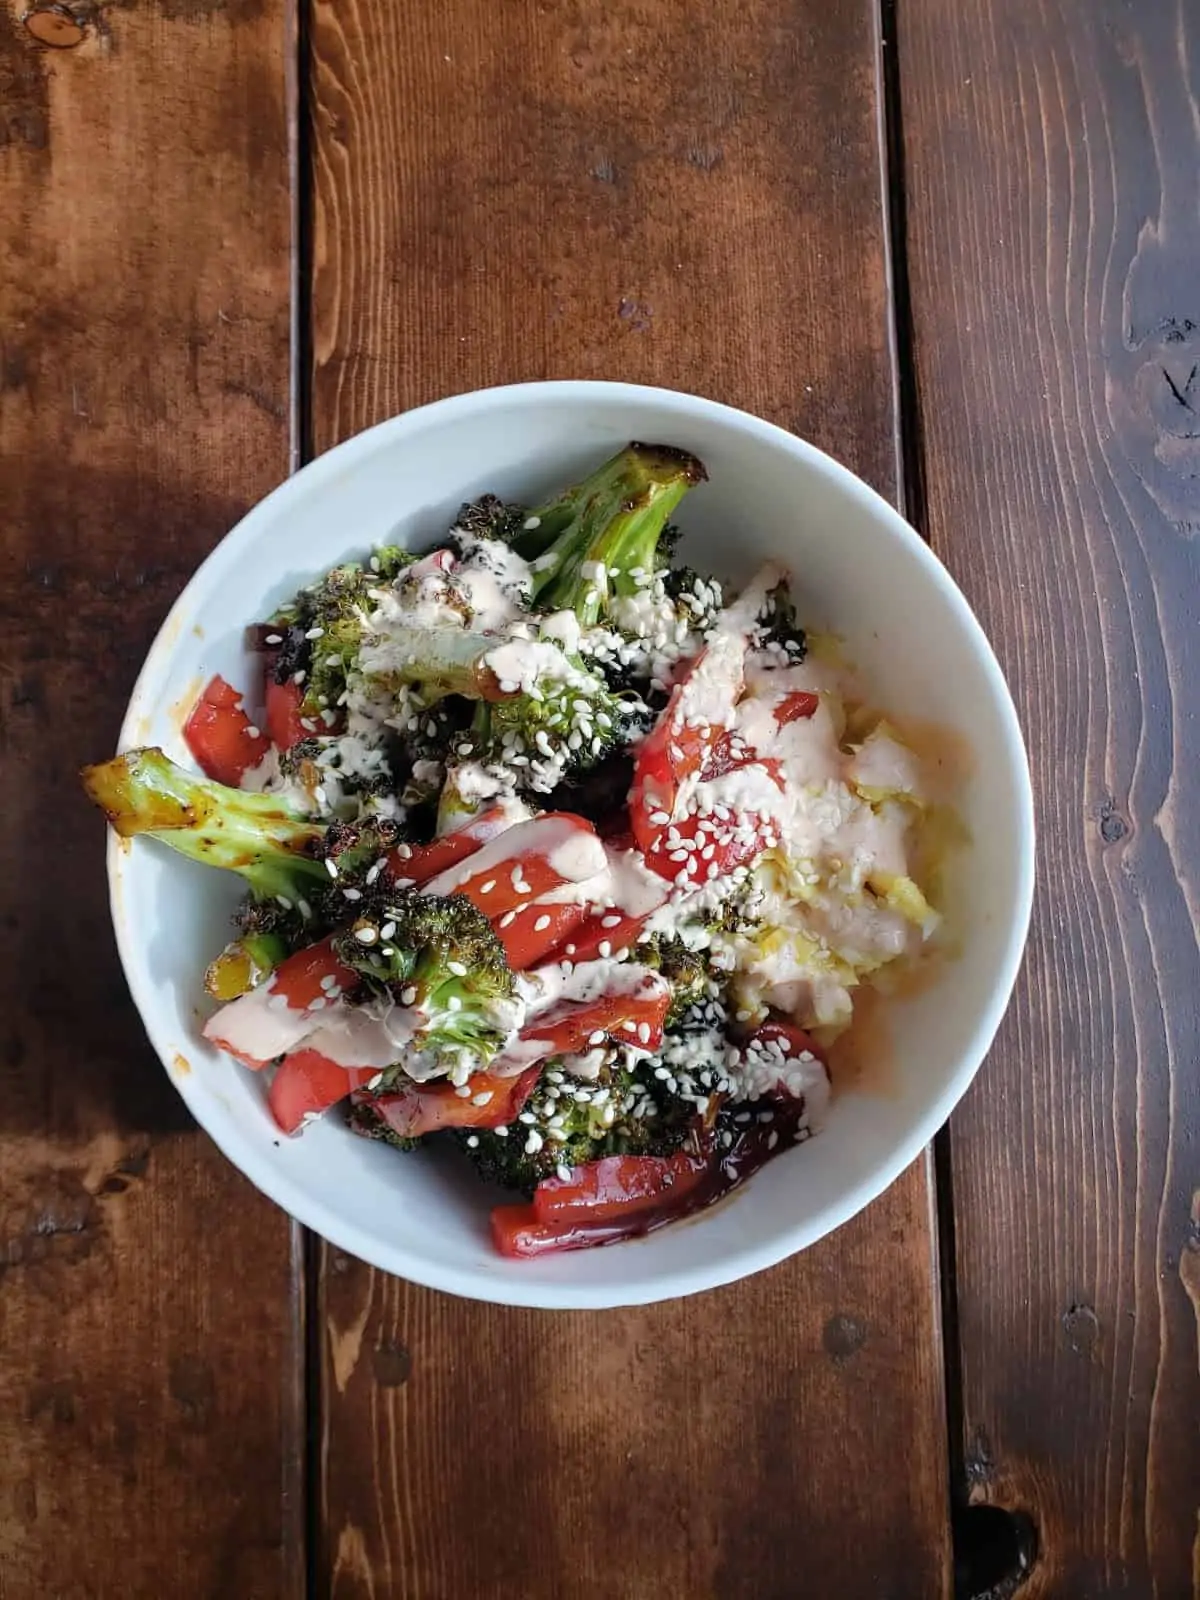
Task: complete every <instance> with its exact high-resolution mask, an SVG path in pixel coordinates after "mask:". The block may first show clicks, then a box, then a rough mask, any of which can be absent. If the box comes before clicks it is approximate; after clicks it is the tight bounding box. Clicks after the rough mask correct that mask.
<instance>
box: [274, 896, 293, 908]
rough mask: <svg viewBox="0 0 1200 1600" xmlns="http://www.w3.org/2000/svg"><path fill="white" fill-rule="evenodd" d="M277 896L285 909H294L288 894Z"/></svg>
mask: <svg viewBox="0 0 1200 1600" xmlns="http://www.w3.org/2000/svg"><path fill="white" fill-rule="evenodd" d="M275 898H276V900H278V902H279V904H280V905H281V906H282V907H283V909H284V910H285V911H290V910H291V909H292V902H291V901H290V900H289V899H288V897H287V895H285V894H277V895H276V896H275Z"/></svg>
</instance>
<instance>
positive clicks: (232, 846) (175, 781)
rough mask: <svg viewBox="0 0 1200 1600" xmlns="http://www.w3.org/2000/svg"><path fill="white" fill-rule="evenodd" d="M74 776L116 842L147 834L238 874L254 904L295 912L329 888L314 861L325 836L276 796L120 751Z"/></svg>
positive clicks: (158, 755) (159, 757) (147, 754)
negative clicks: (288, 906) (277, 901)
mask: <svg viewBox="0 0 1200 1600" xmlns="http://www.w3.org/2000/svg"><path fill="white" fill-rule="evenodd" d="M80 776H81V777H82V779H83V787H84V789H85V790H86V792H87V795H88V798H89V799H91V800H93V801H94V802H95V803H96V805H98V806H99V807H100V809H101V810H102V811H103V812H104V814H105V816H106V817H107V818H108V820H109V822H110V823H111V824H112V826H113V828H114V829H115V830H116V832H117V833H119V834H120V835H121V836H122V838H126V839H129V838H132V837H133V836H134V834H139V833H146V834H150V835H151V836H152V837H153V838H156V839H161V841H162V842H163V844H166V845H170V847H171V849H172V850H178V851H179V853H180V854H181V855H185V856H190V857H191V858H192V860H193V861H200V862H203V863H204V864H205V865H206V866H210V867H225V868H226V869H227V870H228V871H230V872H236V873H239V874H240V875H241V876H242V877H243V878H245V879H246V881H247V883H249V885H250V887H251V889H252V890H253V891H254V893H255V894H256V895H258V896H260V897H261V898H264V899H266V898H280V897H281V898H282V899H284V900H289V901H291V902H293V903H296V904H298V903H299V902H300V901H302V900H304V899H306V898H311V895H312V893H313V891H314V890H315V889H318V888H321V887H324V886H325V885H326V884H327V883H328V881H329V880H328V876H327V873H326V869H325V867H324V866H323V865H322V864H321V862H320V861H318V860H317V859H316V851H317V847H318V846H319V845H320V843H321V841H322V839H323V838H324V834H325V830H324V828H322V827H321V826H320V825H319V824H317V823H312V822H306V821H305V820H304V819H303V818H302V817H301V816H300V815H299V814H298V813H297V812H296V811H295V810H294V809H293V808H292V807H291V806H290V805H289V804H288V802H287V801H286V800H284V799H283V798H282V797H281V796H279V795H273V794H252V793H248V792H247V791H245V790H243V789H230V788H227V787H226V786H225V785H224V784H222V783H215V782H214V781H213V780H211V779H209V778H200V777H197V776H196V775H195V774H193V773H190V772H185V771H184V769H183V768H182V767H179V766H176V764H175V763H174V762H173V761H170V760H168V758H167V757H166V756H165V755H164V754H163V752H162V751H161V750H157V749H153V748H151V749H143V750H127V751H126V752H125V754H124V755H119V756H114V757H113V759H112V760H111V761H102V762H100V763H98V764H97V765H96V766H90V767H84V768H83V770H82V772H81V774H80Z"/></svg>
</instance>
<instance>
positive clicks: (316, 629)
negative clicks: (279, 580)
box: [257, 545, 415, 717]
mask: <svg viewBox="0 0 1200 1600" xmlns="http://www.w3.org/2000/svg"><path fill="white" fill-rule="evenodd" d="M414 559H415V558H414V557H413V556H412V555H410V554H409V552H408V551H407V550H402V549H401V548H400V547H399V546H398V545H384V546H381V547H380V548H379V549H378V550H376V551H375V553H374V555H372V556H371V558H370V560H369V561H368V562H366V563H365V564H363V563H360V562H357V561H347V562H344V563H343V564H342V565H341V566H340V567H334V568H333V569H332V571H330V572H327V573H326V574H325V576H324V577H323V578H321V579H320V580H319V582H317V583H314V584H310V585H309V587H308V588H306V589H301V591H300V593H299V594H298V595H297V596H296V598H295V600H294V601H292V602H291V604H290V605H287V606H284V607H282V608H281V609H280V610H279V611H277V612H276V613H275V616H274V617H273V618H272V621H271V625H270V627H268V628H267V629H266V630H265V639H266V640H267V641H272V640H278V641H279V642H278V645H277V646H275V645H272V644H270V643H268V648H272V649H275V650H276V652H277V653H276V654H275V657H274V660H273V663H272V672H273V674H274V677H275V681H276V682H277V683H286V682H287V681H288V680H289V679H292V680H293V681H296V674H297V673H299V674H301V676H300V678H299V680H298V681H299V682H300V683H301V684H302V685H303V687H304V702H303V707H302V709H303V711H304V713H305V715H307V716H311V717H319V716H320V714H321V712H322V711H324V710H326V709H328V708H332V707H336V706H337V704H338V702H339V699H340V697H341V695H342V694H343V693H344V691H345V688H346V677H347V673H348V672H349V670H350V669H351V667H352V666H353V665H354V664H355V662H356V660H357V657H358V652H359V649H360V648H361V646H362V641H363V638H364V636H365V634H366V631H367V617H368V616H369V614H370V613H371V612H372V611H373V610H374V609H375V607H376V604H377V601H376V599H375V598H374V597H373V595H372V592H371V591H372V590H378V589H381V588H383V586H384V585H386V584H389V583H391V582H393V581H394V580H395V578H396V577H397V576H398V575H399V574H400V573H401V572H402V571H403V570H404V568H405V567H407V566H408V565H409V564H410V563H411V562H412V561H413V560H414ZM257 632H258V633H259V634H260V635H263V632H264V630H262V629H259V630H257Z"/></svg>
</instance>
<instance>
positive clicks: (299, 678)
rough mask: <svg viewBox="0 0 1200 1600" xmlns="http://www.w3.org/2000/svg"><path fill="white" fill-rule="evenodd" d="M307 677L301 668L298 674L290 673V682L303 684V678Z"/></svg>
mask: <svg viewBox="0 0 1200 1600" xmlns="http://www.w3.org/2000/svg"><path fill="white" fill-rule="evenodd" d="M307 676H308V674H307V672H305V670H304V668H303V667H301V668H300V671H299V672H293V673H292V682H293V683H303V682H304V680H305V678H307Z"/></svg>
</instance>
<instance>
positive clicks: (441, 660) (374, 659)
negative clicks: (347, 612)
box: [359, 624, 504, 704]
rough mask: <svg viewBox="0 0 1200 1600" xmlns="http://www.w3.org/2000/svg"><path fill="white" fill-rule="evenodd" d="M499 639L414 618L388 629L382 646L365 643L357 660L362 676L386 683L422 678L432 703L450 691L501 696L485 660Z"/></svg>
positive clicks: (470, 695)
mask: <svg viewBox="0 0 1200 1600" xmlns="http://www.w3.org/2000/svg"><path fill="white" fill-rule="evenodd" d="M498 643H499V640H497V639H496V638H495V637H494V636H492V635H491V634H485V633H462V632H459V631H458V630H457V629H455V628H423V627H420V626H419V625H417V624H412V625H409V626H407V627H399V628H391V629H389V631H388V636H387V642H386V644H385V645H383V646H378V645H372V644H368V645H366V646H365V647H364V649H363V651H362V654H361V657H360V660H359V665H360V667H361V668H362V672H363V675H364V677H366V678H368V679H370V680H371V681H372V682H375V683H379V684H382V685H384V686H385V687H386V686H391V687H393V688H395V687H396V686H397V685H399V684H408V683H415V684H420V685H421V687H422V689H423V690H424V691H425V693H426V698H427V700H428V701H429V703H431V704H432V703H433V702H434V701H436V700H439V699H441V698H443V697H444V696H445V695H450V694H460V695H464V696H465V697H466V698H467V699H468V700H499V699H502V698H503V696H504V691H503V690H502V689H501V688H500V681H499V679H498V678H497V676H496V674H495V673H494V672H493V671H492V669H491V667H489V666H488V664H487V660H486V657H487V655H488V652H489V651H491V650H495V648H496V646H497V644H498Z"/></svg>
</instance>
